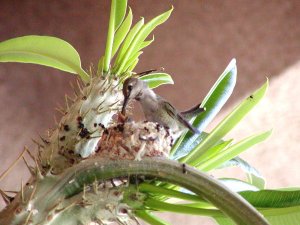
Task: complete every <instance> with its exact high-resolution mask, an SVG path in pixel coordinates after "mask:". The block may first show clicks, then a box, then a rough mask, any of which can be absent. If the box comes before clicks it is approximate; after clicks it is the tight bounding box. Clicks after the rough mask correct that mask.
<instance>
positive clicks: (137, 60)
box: [125, 58, 139, 73]
mask: <svg viewBox="0 0 300 225" xmlns="http://www.w3.org/2000/svg"><path fill="white" fill-rule="evenodd" d="M138 62H139V58H137V59H136V60H135V61H133V62H132V64H131V65H130V66H129V67H128V69H127V70H126V71H125V73H131V72H132V71H133V70H134V68H135V67H136V65H137V64H138Z"/></svg>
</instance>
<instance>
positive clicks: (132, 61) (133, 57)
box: [125, 51, 143, 71]
mask: <svg viewBox="0 0 300 225" xmlns="http://www.w3.org/2000/svg"><path fill="white" fill-rule="evenodd" d="M141 54H143V52H142V51H140V52H137V53H136V54H134V55H133V56H132V58H131V59H130V60H128V62H127V64H126V65H125V71H128V70H129V68H131V67H132V65H133V64H135V62H136V60H137V59H138V58H139V57H140V55H141Z"/></svg>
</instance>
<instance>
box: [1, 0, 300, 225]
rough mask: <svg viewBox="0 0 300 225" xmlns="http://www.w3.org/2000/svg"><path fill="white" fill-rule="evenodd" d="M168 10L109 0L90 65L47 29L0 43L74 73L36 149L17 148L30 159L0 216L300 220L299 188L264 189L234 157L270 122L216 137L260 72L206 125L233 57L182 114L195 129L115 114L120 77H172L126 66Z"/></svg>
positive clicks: (221, 100)
mask: <svg viewBox="0 0 300 225" xmlns="http://www.w3.org/2000/svg"><path fill="white" fill-rule="evenodd" d="M172 10H173V8H171V9H170V10H169V11H167V12H165V13H163V14H161V15H159V16H157V17H155V18H153V19H152V20H150V21H149V22H147V23H145V22H144V19H143V18H142V19H140V20H139V21H138V22H137V23H136V24H134V25H132V20H133V14H132V11H131V9H130V8H128V7H127V1H126V0H118V1H117V0H112V2H111V12H110V20H109V28H108V34H107V42H106V48H105V53H104V55H103V56H102V57H100V59H99V62H98V66H97V69H96V70H95V71H94V70H93V69H90V70H89V72H87V71H85V70H84V69H82V67H81V62H80V57H79V55H78V53H77V51H76V50H75V49H74V48H73V47H72V46H71V45H70V44H69V43H67V42H65V41H63V40H61V39H59V38H56V37H49V36H35V35H31V36H24V37H17V38H14V39H10V40H7V41H3V42H1V43H0V62H21V63H35V64H40V65H44V66H50V67H53V68H56V69H60V70H62V71H66V72H69V73H73V74H76V75H78V77H77V81H76V83H77V86H78V88H75V89H74V94H75V96H74V97H68V96H66V97H65V98H66V107H65V108H64V109H59V111H61V112H62V114H63V115H62V117H61V119H60V122H59V123H58V124H57V126H56V128H55V129H54V130H52V131H51V132H48V133H49V134H48V137H45V138H41V143H39V144H38V146H37V148H38V149H37V150H38V153H37V154H36V155H35V154H33V152H32V151H31V150H29V149H26V148H25V149H24V151H23V152H22V153H21V155H20V157H19V158H22V157H23V156H24V154H28V155H29V156H30V157H31V159H32V163H29V162H26V161H25V163H26V165H27V167H28V169H29V171H30V173H31V178H30V179H29V180H28V182H27V183H26V184H25V185H23V184H22V185H21V190H20V191H19V192H18V193H16V195H15V196H13V197H12V196H10V193H9V192H5V191H2V190H0V193H1V195H2V197H3V199H4V201H5V202H6V203H7V206H6V207H5V208H4V209H3V210H2V211H1V212H0V224H1V225H8V224H44V225H46V224H65V225H73V224H86V225H87V224H92V222H93V223H94V224H110V223H117V224H133V223H137V224H138V218H140V219H142V220H144V221H146V222H147V223H149V224H169V223H167V222H166V221H163V220H162V219H160V218H159V217H157V216H156V215H154V214H153V212H164V211H168V212H174V213H183V214H194V215H199V216H209V217H212V218H214V219H215V221H216V223H218V224H223V225H227V224H228V225H229V224H240V225H244V224H245V225H254V224H257V225H267V224H273V225H277V224H278V225H295V224H298V223H299V221H300V213H299V209H300V190H299V189H298V188H293V189H282V190H281V189H279V190H267V189H265V181H264V179H263V177H262V176H261V175H260V173H259V172H258V171H257V170H256V169H254V168H253V167H252V166H251V165H249V164H248V163H247V162H246V161H244V160H243V159H241V158H240V157H238V155H239V154H240V153H242V152H243V151H245V150H247V149H249V148H250V147H252V146H253V145H255V144H257V143H259V142H262V141H264V140H265V139H266V138H268V137H269V135H270V134H271V131H266V132H263V133H259V134H254V135H252V136H249V137H247V138H244V139H243V140H240V141H237V142H234V141H233V139H229V140H227V139H224V136H225V135H227V134H228V133H229V132H230V130H231V129H233V128H234V127H235V126H236V125H237V124H238V123H239V122H240V121H241V120H242V119H243V118H244V117H245V116H246V115H247V114H248V112H250V111H251V110H252V109H253V108H254V107H255V106H256V105H257V104H258V103H259V101H260V100H261V99H262V98H263V96H264V94H265V93H266V90H267V87H268V81H267V82H266V83H265V84H263V85H262V86H261V87H260V88H259V89H258V90H256V91H254V92H253V93H252V94H251V95H249V97H247V98H246V99H245V100H244V101H242V102H241V103H240V104H239V105H238V106H236V107H235V108H234V109H233V111H232V112H231V113H229V114H228V115H227V116H226V117H225V118H224V119H223V120H222V121H221V122H220V123H219V124H218V125H217V126H216V127H215V128H213V129H212V130H210V131H207V130H206V127H207V125H208V124H209V123H210V122H211V121H212V120H213V118H214V117H215V116H216V115H217V114H218V112H219V111H220V110H221V108H222V107H223V105H224V104H225V102H226V101H227V100H228V98H229V97H230V95H231V93H232V91H233V89H234V86H235V83H236V76H237V69H236V61H235V59H233V60H232V61H231V62H230V63H229V65H228V66H227V68H226V69H225V70H224V72H223V73H222V74H221V76H220V77H219V79H218V80H217V81H216V83H215V84H214V85H213V87H212V88H211V89H210V90H209V92H208V94H207V96H206V97H205V98H204V100H203V101H202V104H201V106H202V107H205V108H206V111H205V112H203V113H201V114H199V115H197V116H195V117H193V118H191V119H190V122H191V123H193V126H194V127H195V128H197V129H198V130H199V131H201V133H200V134H192V133H190V132H185V133H183V134H181V136H180V137H179V138H177V139H176V140H175V143H174V140H173V139H174V136H173V132H172V130H170V129H169V128H166V127H163V126H162V125H160V124H158V123H155V122H151V121H146V122H136V121H132V120H131V121H130V120H127V119H124V117H121V115H120V114H119V112H120V109H121V104H122V102H123V94H122V85H123V82H124V80H125V79H126V78H129V77H138V75H139V79H142V80H144V81H145V82H146V83H147V84H148V86H149V87H150V88H156V87H158V86H160V85H162V84H173V80H172V78H171V76H170V75H169V74H167V73H165V72H157V71H152V72H151V73H149V74H146V75H143V76H141V74H137V73H135V72H134V69H135V66H136V65H137V63H138V61H139V58H140V56H141V54H142V53H143V49H144V48H146V47H147V46H148V45H150V44H151V43H152V42H153V41H154V38H152V39H147V38H148V37H149V35H150V34H151V33H152V31H153V30H154V29H155V28H156V27H157V26H159V25H161V24H162V23H164V22H165V21H166V20H167V19H168V18H169V16H170V15H171V12H172ZM114 115H117V116H114ZM115 117H117V118H115ZM23 158H24V157H23ZM14 164H15V163H14ZM229 166H238V167H240V168H241V169H242V170H243V171H244V172H245V174H246V175H247V179H245V180H239V179H236V178H220V179H215V178H212V177H210V176H209V175H207V174H206V173H205V172H210V171H212V170H215V169H222V168H224V167H229ZM9 169H11V168H9ZM7 171H8V170H7ZM5 176H7V172H4V173H3V174H2V175H1V176H0V179H3V178H4V177H5ZM233 187H234V191H233ZM200 223H201V219H199V221H197V222H195V223H194V224H200Z"/></svg>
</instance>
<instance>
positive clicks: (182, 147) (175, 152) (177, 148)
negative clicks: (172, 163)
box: [171, 132, 208, 160]
mask: <svg viewBox="0 0 300 225" xmlns="http://www.w3.org/2000/svg"><path fill="white" fill-rule="evenodd" d="M207 136H208V133H206V132H202V133H201V134H200V135H198V136H197V137H196V138H195V139H194V140H193V142H191V141H190V140H189V139H186V138H183V139H182V140H181V138H179V139H178V140H177V141H176V142H175V145H174V146H173V148H172V150H171V158H172V159H176V160H177V159H179V158H182V157H184V156H186V155H187V154H189V152H190V151H191V150H192V149H194V148H195V147H196V146H197V145H199V144H200V143H201V142H202V141H203V140H204V139H205V138H206V137H207Z"/></svg>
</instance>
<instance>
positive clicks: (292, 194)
mask: <svg viewBox="0 0 300 225" xmlns="http://www.w3.org/2000/svg"><path fill="white" fill-rule="evenodd" d="M239 194H240V195H241V196H242V197H243V198H245V199H246V200H247V201H248V202H250V203H251V205H253V206H255V207H259V208H284V207H293V206H300V191H299V190H298V191H282V190H260V191H243V192H240V193H239Z"/></svg>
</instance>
